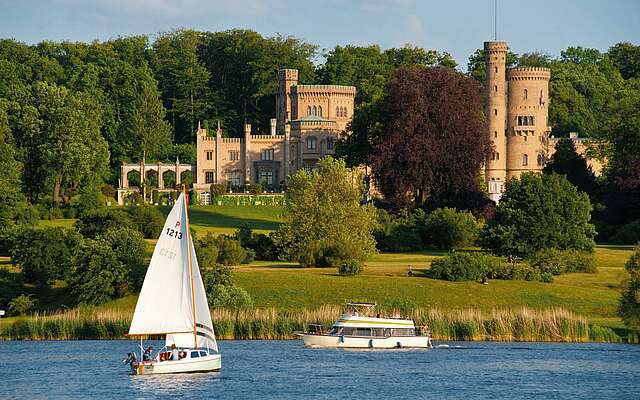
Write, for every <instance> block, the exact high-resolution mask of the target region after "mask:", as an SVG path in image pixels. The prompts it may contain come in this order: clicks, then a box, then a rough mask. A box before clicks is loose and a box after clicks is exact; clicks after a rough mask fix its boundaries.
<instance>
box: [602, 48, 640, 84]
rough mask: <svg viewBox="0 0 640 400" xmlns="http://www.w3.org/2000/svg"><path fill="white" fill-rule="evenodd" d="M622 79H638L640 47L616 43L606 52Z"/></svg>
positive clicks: (639, 76)
mask: <svg viewBox="0 0 640 400" xmlns="http://www.w3.org/2000/svg"><path fill="white" fill-rule="evenodd" d="M607 54H608V55H609V57H610V58H611V60H612V61H613V63H614V64H615V66H616V67H617V68H618V70H619V71H620V75H622V77H623V78H624V79H632V78H640V46H636V45H633V44H631V43H629V42H624V43H617V44H616V45H615V46H612V47H610V48H609V51H608V52H607Z"/></svg>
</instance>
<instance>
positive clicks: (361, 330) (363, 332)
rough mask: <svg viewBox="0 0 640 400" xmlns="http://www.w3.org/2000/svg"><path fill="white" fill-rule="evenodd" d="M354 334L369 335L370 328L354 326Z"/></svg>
mask: <svg viewBox="0 0 640 400" xmlns="http://www.w3.org/2000/svg"><path fill="white" fill-rule="evenodd" d="M356 336H371V328H356Z"/></svg>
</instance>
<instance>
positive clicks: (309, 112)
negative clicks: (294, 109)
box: [307, 106, 311, 115]
mask: <svg viewBox="0 0 640 400" xmlns="http://www.w3.org/2000/svg"><path fill="white" fill-rule="evenodd" d="M307 115H311V106H308V107H307Z"/></svg>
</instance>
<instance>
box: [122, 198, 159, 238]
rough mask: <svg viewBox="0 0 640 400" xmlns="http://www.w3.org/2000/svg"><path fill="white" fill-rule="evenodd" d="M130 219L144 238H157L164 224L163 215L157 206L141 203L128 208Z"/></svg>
mask: <svg viewBox="0 0 640 400" xmlns="http://www.w3.org/2000/svg"><path fill="white" fill-rule="evenodd" d="M129 215H131V221H132V222H133V224H134V225H135V226H136V227H137V229H138V231H139V232H141V233H142V235H143V236H144V238H145V239H157V238H158V236H160V232H162V227H163V226H164V216H163V215H162V213H161V212H160V210H158V208H157V207H154V206H150V205H142V206H137V207H132V208H130V210H129Z"/></svg>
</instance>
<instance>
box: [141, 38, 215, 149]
mask: <svg viewBox="0 0 640 400" xmlns="http://www.w3.org/2000/svg"><path fill="white" fill-rule="evenodd" d="M202 40H203V34H202V33H200V32H195V31H192V30H177V31H174V32H169V33H165V34H162V35H160V36H159V37H158V38H157V39H156V41H155V42H154V43H153V52H152V55H151V60H152V61H151V65H152V67H153V70H154V71H155V76H156V79H157V80H158V83H159V85H160V87H161V88H162V101H163V103H164V106H165V108H166V109H167V110H168V114H169V116H170V121H171V125H172V127H173V131H174V134H175V140H176V142H177V143H185V142H189V141H191V140H193V138H194V135H195V129H196V125H197V123H198V121H199V120H206V119H207V118H213V117H217V118H219V117H220V116H221V115H220V113H221V111H222V110H221V109H220V108H221V101H220V99H219V98H218V96H217V93H216V92H214V91H212V90H211V89H210V87H209V79H210V73H209V71H208V70H207V68H206V67H205V65H204V64H203V63H202V62H201V61H200V57H199V51H201V47H202Z"/></svg>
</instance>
